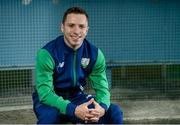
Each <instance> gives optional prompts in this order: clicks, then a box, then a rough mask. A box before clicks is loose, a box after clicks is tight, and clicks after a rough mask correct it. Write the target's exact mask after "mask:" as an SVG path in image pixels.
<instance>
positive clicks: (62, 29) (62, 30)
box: [61, 23, 64, 33]
mask: <svg viewBox="0 0 180 125" xmlns="http://www.w3.org/2000/svg"><path fill="white" fill-rule="evenodd" d="M61 32H63V33H64V25H63V24H62V23H61Z"/></svg>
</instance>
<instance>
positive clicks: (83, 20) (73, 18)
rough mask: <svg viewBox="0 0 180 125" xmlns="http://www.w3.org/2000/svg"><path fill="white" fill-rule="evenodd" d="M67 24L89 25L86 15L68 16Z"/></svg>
mask: <svg viewBox="0 0 180 125" xmlns="http://www.w3.org/2000/svg"><path fill="white" fill-rule="evenodd" d="M65 22H76V23H77V22H79V23H82V24H84V23H87V18H86V16H85V15H84V14H74V13H71V14H68V15H67V18H66V21H65Z"/></svg>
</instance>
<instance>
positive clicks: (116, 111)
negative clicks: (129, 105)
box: [109, 104, 123, 116]
mask: <svg viewBox="0 0 180 125" xmlns="http://www.w3.org/2000/svg"><path fill="white" fill-rule="evenodd" d="M109 110H110V111H111V113H113V114H114V115H115V114H116V115H121V116H122V115H123V112H122V110H121V108H120V107H119V105H117V104H111V105H110V107H109Z"/></svg>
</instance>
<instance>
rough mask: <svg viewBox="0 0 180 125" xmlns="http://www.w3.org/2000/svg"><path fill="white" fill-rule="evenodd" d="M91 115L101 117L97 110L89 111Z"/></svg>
mask: <svg viewBox="0 0 180 125" xmlns="http://www.w3.org/2000/svg"><path fill="white" fill-rule="evenodd" d="M89 114H91V115H94V116H100V112H99V111H98V110H96V109H89Z"/></svg>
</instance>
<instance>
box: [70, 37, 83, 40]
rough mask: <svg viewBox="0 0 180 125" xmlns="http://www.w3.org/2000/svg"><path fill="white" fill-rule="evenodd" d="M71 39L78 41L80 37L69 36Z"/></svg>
mask: <svg viewBox="0 0 180 125" xmlns="http://www.w3.org/2000/svg"><path fill="white" fill-rule="evenodd" d="M71 38H72V39H74V40H78V39H80V38H81V37H80V36H71Z"/></svg>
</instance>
